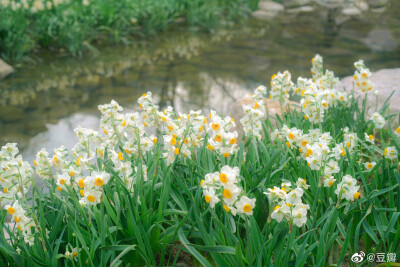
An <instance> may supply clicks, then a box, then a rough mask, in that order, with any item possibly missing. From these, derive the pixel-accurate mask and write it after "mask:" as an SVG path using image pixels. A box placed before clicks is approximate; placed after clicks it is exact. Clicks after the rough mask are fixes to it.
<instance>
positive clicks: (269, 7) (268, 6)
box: [258, 1, 285, 12]
mask: <svg viewBox="0 0 400 267" xmlns="http://www.w3.org/2000/svg"><path fill="white" fill-rule="evenodd" d="M258 9H259V10H264V11H269V12H280V11H283V10H284V9H285V7H284V6H283V5H281V4H279V3H276V2H273V1H260V2H259V3H258Z"/></svg>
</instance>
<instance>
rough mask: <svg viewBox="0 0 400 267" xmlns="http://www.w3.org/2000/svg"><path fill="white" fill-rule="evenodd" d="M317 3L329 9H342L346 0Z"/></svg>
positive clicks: (321, 0) (320, 1) (323, 0)
mask: <svg viewBox="0 0 400 267" xmlns="http://www.w3.org/2000/svg"><path fill="white" fill-rule="evenodd" d="M315 2H316V3H317V4H319V5H321V6H324V7H327V8H337V7H342V6H343V4H344V3H345V0H315Z"/></svg>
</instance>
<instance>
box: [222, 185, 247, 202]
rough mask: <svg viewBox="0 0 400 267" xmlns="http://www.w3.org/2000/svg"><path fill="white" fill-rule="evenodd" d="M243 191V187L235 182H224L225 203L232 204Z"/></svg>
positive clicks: (223, 194)
mask: <svg viewBox="0 0 400 267" xmlns="http://www.w3.org/2000/svg"><path fill="white" fill-rule="evenodd" d="M241 192H242V189H241V188H240V187H238V186H237V185H235V184H229V183H227V184H224V188H223V191H222V196H223V200H224V203H225V204H226V205H228V206H232V205H233V204H234V203H235V202H236V200H237V198H238V196H239V195H240V193H241Z"/></svg>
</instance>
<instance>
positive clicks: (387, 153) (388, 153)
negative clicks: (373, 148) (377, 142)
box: [383, 146, 397, 159]
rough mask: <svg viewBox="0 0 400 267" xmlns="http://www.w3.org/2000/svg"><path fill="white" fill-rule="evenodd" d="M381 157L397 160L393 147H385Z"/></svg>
mask: <svg viewBox="0 0 400 267" xmlns="http://www.w3.org/2000/svg"><path fill="white" fill-rule="evenodd" d="M383 155H384V156H385V157H386V158H388V159H396V158H397V150H396V148H395V147H394V146H389V147H386V148H385V150H384V153H383Z"/></svg>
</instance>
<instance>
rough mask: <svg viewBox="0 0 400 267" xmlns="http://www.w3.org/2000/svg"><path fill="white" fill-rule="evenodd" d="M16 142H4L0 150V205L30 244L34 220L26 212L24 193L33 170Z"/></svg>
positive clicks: (29, 184)
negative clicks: (20, 153) (19, 153)
mask: <svg viewBox="0 0 400 267" xmlns="http://www.w3.org/2000/svg"><path fill="white" fill-rule="evenodd" d="M18 152H19V150H18V148H17V144H15V143H12V144H6V145H5V146H3V147H2V148H1V151H0V186H1V187H2V191H0V205H1V206H2V207H3V208H4V209H5V210H7V212H8V214H9V215H11V218H12V219H11V220H12V222H14V223H15V226H16V228H14V229H18V230H19V231H20V232H21V233H22V235H23V237H24V240H25V243H27V244H29V245H32V244H33V242H34V232H32V228H35V227H36V223H35V221H34V220H33V219H32V218H31V217H29V216H28V214H27V209H28V205H27V200H26V197H25V194H26V193H27V192H28V190H29V189H30V187H31V186H32V179H33V170H32V167H31V165H30V164H29V163H28V162H26V161H23V159H22V156H21V155H18V156H17V154H18Z"/></svg>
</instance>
